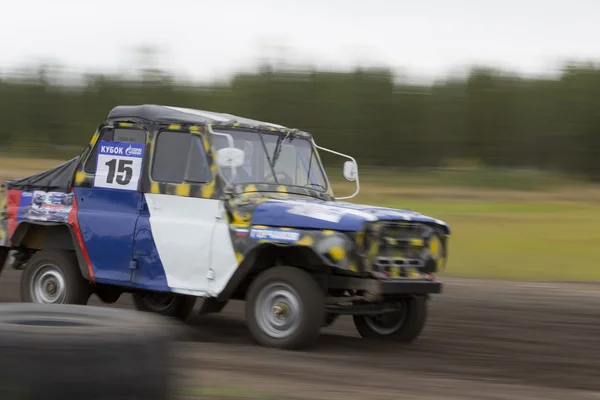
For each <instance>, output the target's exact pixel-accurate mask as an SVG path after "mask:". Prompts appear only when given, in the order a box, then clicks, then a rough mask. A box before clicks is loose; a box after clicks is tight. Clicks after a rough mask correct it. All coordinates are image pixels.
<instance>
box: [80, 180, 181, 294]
mask: <svg viewBox="0 0 600 400" xmlns="http://www.w3.org/2000/svg"><path fill="white" fill-rule="evenodd" d="M75 195H76V196H77V204H78V212H77V219H78V221H79V228H80V229H81V235H82V237H83V241H84V243H85V247H86V249H87V252H88V255H89V257H90V261H91V263H92V268H93V269H94V275H95V278H96V281H97V282H98V283H106V284H112V285H120V286H129V287H138V288H143V289H150V290H157V291H169V287H168V285H167V280H166V277H165V271H164V268H163V266H162V264H161V262H160V258H159V256H158V251H157V249H156V245H155V244H154V239H153V238H152V231H151V229H150V220H149V217H150V215H149V213H148V211H147V208H145V207H142V206H143V205H144V199H143V194H142V193H139V192H137V191H126V190H116V189H103V188H81V187H77V188H75ZM140 208H143V209H144V210H143V211H141V212H140ZM134 260H135V261H136V263H134V262H133V261H134Z"/></svg>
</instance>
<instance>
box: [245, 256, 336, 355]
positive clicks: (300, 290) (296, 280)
mask: <svg viewBox="0 0 600 400" xmlns="http://www.w3.org/2000/svg"><path fill="white" fill-rule="evenodd" d="M272 284H277V285H282V288H283V287H286V288H287V289H282V290H293V292H291V291H290V292H288V294H289V295H290V296H294V300H293V301H296V302H297V304H299V305H300V306H299V307H297V305H296V307H297V308H298V309H299V310H300V312H299V313H297V315H298V317H299V319H298V323H297V326H296V327H295V328H294V329H293V330H292V331H291V332H289V333H288V334H282V336H281V337H277V336H276V335H273V334H270V333H269V332H267V331H266V330H265V328H264V325H265V324H264V323H261V322H260V320H261V316H266V314H265V313H261V311H260V310H259V309H258V308H259V306H260V305H261V304H263V303H262V300H261V299H262V297H261V295H264V294H265V293H266V291H268V290H270V286H271V285H272ZM290 299H291V298H290ZM288 300H289V299H288ZM280 304H286V306H285V307H287V310H288V311H289V309H290V307H289V304H287V303H285V302H284V303H280ZM292 312H293V310H292ZM324 321H325V293H324V291H323V289H322V288H321V287H320V286H319V284H318V283H317V281H316V280H315V279H314V278H313V277H312V276H311V275H310V274H309V273H308V272H306V271H304V270H302V269H299V268H293V267H274V268H270V269H268V270H266V271H264V272H262V273H261V274H260V275H258V276H257V277H256V278H255V279H254V280H253V281H252V283H251V285H250V288H249V289H248V292H247V294H246V322H247V324H248V329H249V330H250V333H251V335H252V337H253V338H254V339H255V340H256V341H257V342H258V343H259V344H261V345H263V346H268V347H273V348H279V349H290V350H292V349H302V348H307V347H310V346H313V345H314V344H315V343H316V341H317V338H318V336H319V330H320V328H321V326H322V325H323V323H324ZM261 325H262V326H263V327H261Z"/></svg>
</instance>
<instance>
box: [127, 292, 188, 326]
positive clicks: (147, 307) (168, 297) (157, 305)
mask: <svg viewBox="0 0 600 400" xmlns="http://www.w3.org/2000/svg"><path fill="white" fill-rule="evenodd" d="M133 304H134V305H135V308H136V309H137V310H139V311H146V312H152V313H155V314H159V315H162V316H165V317H173V318H177V319H179V320H182V321H185V320H186V319H187V317H188V316H189V315H190V313H191V311H192V309H193V308H194V304H196V298H195V297H193V296H184V295H178V294H174V293H155V292H135V293H133Z"/></svg>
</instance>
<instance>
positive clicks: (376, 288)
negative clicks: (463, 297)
mask: <svg viewBox="0 0 600 400" xmlns="http://www.w3.org/2000/svg"><path fill="white" fill-rule="evenodd" d="M328 286H329V288H331V289H344V290H355V291H358V292H368V293H370V294H372V295H376V296H384V297H394V296H405V295H425V294H438V293H441V292H442V282H440V281H437V280H425V279H375V278H357V277H348V276H336V275H334V276H331V277H329V282H328Z"/></svg>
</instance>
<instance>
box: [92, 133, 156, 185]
mask: <svg viewBox="0 0 600 400" xmlns="http://www.w3.org/2000/svg"><path fill="white" fill-rule="evenodd" d="M101 140H104V141H107V142H125V143H142V144H144V143H146V132H144V131H142V130H139V129H119V128H117V129H113V128H107V129H104V130H103V131H102V132H101V133H100V137H99V138H98V142H96V145H95V146H94V148H93V149H92V152H91V153H90V156H89V158H88V159H87V161H86V163H85V167H84V170H85V172H87V173H88V174H95V173H96V164H97V162H98V144H99V143H100V141H101Z"/></svg>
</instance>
